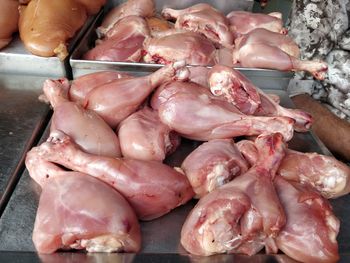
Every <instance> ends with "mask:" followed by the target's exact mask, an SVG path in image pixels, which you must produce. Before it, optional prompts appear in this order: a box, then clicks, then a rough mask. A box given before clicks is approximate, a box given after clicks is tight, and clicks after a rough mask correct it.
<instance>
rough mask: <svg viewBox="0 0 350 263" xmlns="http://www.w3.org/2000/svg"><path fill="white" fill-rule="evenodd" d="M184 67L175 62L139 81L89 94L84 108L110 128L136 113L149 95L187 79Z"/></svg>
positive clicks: (118, 83) (119, 82)
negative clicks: (176, 81) (168, 83)
mask: <svg viewBox="0 0 350 263" xmlns="http://www.w3.org/2000/svg"><path fill="white" fill-rule="evenodd" d="M188 74H189V72H188V70H187V69H186V67H185V63H184V62H183V61H181V62H175V63H172V64H169V65H166V66H165V67H162V68H161V69H159V70H157V71H156V72H154V73H152V74H150V75H147V76H144V77H138V78H121V79H116V80H115V81H112V82H110V83H107V84H104V85H101V86H99V87H97V88H95V89H93V90H91V91H90V92H89V93H88V94H87V97H86V98H85V103H84V107H86V108H88V109H91V110H94V111H95V112H96V113H97V114H99V115H100V116H101V117H102V118H103V119H104V120H105V121H106V122H107V123H108V124H109V125H110V126H111V127H112V128H115V127H116V126H117V125H118V123H119V122H120V121H122V120H123V119H125V118H126V117H128V116H129V115H130V114H131V113H133V112H135V111H136V110H137V108H138V107H139V106H140V105H141V104H142V102H143V101H144V100H145V99H146V98H147V97H148V96H149V95H150V93H151V92H152V91H153V90H154V89H155V88H157V87H158V86H159V85H161V84H162V83H164V82H167V81H171V80H173V79H187V78H188Z"/></svg>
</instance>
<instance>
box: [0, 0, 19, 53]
mask: <svg viewBox="0 0 350 263" xmlns="http://www.w3.org/2000/svg"><path fill="white" fill-rule="evenodd" d="M0 6H1V9H0V49H2V48H3V47H5V46H6V45H7V44H8V43H10V41H11V39H12V34H13V33H14V32H16V31H17V29H18V18H19V13H18V1H16V0H0Z"/></svg>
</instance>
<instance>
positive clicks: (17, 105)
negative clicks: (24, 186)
mask: <svg viewBox="0 0 350 263" xmlns="http://www.w3.org/2000/svg"><path fill="white" fill-rule="evenodd" d="M43 81H44V78H40V77H32V76H23V75H12V74H3V73H0V216H1V212H2V210H3V206H4V205H5V203H6V200H7V199H8V198H9V194H10V193H11V187H9V185H8V184H14V183H15V182H16V176H18V175H19V174H18V173H20V172H21V169H23V165H24V164H23V158H22V157H23V154H24V153H25V152H27V151H28V150H29V149H30V148H31V147H32V145H33V143H34V142H36V141H35V140H36V138H37V137H38V135H39V133H40V132H41V131H42V129H43V128H44V127H45V125H46V122H45V120H46V119H47V117H48V114H49V106H48V105H45V104H44V103H41V102H39V100H38V96H39V94H40V93H41V86H42V82H43ZM22 171H23V170H22Z"/></svg>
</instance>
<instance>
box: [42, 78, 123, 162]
mask: <svg viewBox="0 0 350 263" xmlns="http://www.w3.org/2000/svg"><path fill="white" fill-rule="evenodd" d="M68 89H69V82H68V80H67V79H58V80H51V79H48V80H46V81H45V82H44V86H43V90H44V93H45V96H46V97H47V98H48V100H49V101H50V104H51V106H52V107H53V108H54V113H53V116H52V119H51V127H50V129H51V131H52V130H55V129H59V130H62V131H64V132H65V133H67V134H68V135H69V136H71V137H72V139H73V140H74V141H75V142H76V143H77V144H78V145H79V146H80V147H81V148H82V149H83V150H84V151H86V152H89V153H92V154H96V155H102V156H110V157H120V156H121V152H120V147H119V140H118V137H117V135H116V134H115V133H114V131H113V130H112V129H111V128H110V127H109V126H108V124H107V123H105V121H104V120H103V119H102V118H101V117H99V116H98V115H97V114H96V113H95V112H93V111H91V110H87V109H84V108H82V107H81V106H79V105H77V104H75V103H74V102H71V101H69V100H68Z"/></svg>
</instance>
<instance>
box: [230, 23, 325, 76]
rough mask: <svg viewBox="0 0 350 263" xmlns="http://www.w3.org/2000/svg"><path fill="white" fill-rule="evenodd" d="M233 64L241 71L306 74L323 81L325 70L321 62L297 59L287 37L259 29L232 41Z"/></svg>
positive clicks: (295, 51) (295, 50)
mask: <svg viewBox="0 0 350 263" xmlns="http://www.w3.org/2000/svg"><path fill="white" fill-rule="evenodd" d="M233 63H234V64H236V63H240V65H241V66H243V67H249V68H254V67H255V68H266V69H277V70H283V71H289V70H292V71H300V70H304V71H308V72H310V73H311V74H312V75H313V76H314V77H315V78H317V79H324V77H325V71H327V69H328V66H327V64H326V63H325V62H323V61H306V60H300V59H299V48H298V46H297V44H296V43H295V42H294V41H293V40H292V39H291V38H290V37H288V36H286V35H282V34H279V33H275V32H271V31H269V30H266V29H263V28H258V29H254V30H252V31H250V32H249V33H248V34H246V35H243V36H241V37H238V38H237V39H236V40H235V48H234V50H233Z"/></svg>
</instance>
